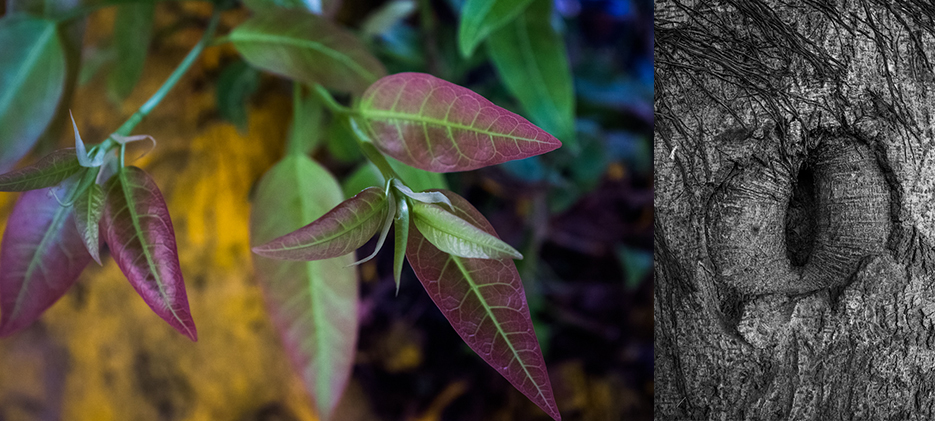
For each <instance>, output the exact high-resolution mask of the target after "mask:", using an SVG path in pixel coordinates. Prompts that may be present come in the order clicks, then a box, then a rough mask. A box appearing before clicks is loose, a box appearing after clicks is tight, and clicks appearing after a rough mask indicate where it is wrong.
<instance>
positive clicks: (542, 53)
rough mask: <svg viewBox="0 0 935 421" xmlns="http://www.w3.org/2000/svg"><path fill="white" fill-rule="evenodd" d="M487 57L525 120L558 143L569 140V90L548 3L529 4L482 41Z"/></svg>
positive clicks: (572, 106) (572, 124) (572, 120)
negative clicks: (523, 10) (532, 123)
mask: <svg viewBox="0 0 935 421" xmlns="http://www.w3.org/2000/svg"><path fill="white" fill-rule="evenodd" d="M487 45H488V47H489V48H490V58H491V60H492V62H493V64H494V67H495V68H496V69H497V73H499V74H500V79H501V80H503V83H504V84H505V85H506V87H507V89H509V90H510V92H511V93H512V94H513V95H514V96H515V97H516V99H518V100H519V102H520V104H522V105H523V108H524V109H525V110H526V112H527V113H528V115H529V117H530V120H532V121H533V122H535V123H536V124H537V125H539V126H540V127H542V128H543V129H545V130H546V131H548V132H549V133H552V134H553V135H555V136H557V137H559V138H560V139H563V140H564V141H565V143H566V144H567V143H568V142H572V141H573V139H574V138H575V91H574V87H573V85H572V79H571V67H570V66H569V64H568V56H567V54H566V53H565V40H564V39H562V35H561V34H560V33H558V31H556V30H555V28H554V27H553V26H552V0H535V1H534V2H533V3H532V4H531V5H530V6H529V7H528V8H527V9H526V11H525V12H523V13H521V14H520V15H519V16H517V17H516V19H514V20H513V22H511V23H509V24H508V25H506V26H504V27H503V28H501V29H499V30H498V31H497V32H494V33H493V35H491V36H490V38H489V39H488V40H487Z"/></svg>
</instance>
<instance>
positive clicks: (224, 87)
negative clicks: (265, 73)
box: [217, 60, 260, 132]
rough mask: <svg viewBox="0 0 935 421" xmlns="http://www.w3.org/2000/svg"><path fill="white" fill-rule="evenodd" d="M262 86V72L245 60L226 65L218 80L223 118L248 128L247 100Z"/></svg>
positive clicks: (219, 111)
mask: <svg viewBox="0 0 935 421" xmlns="http://www.w3.org/2000/svg"><path fill="white" fill-rule="evenodd" d="M259 87H260V72H258V71H257V70H256V69H254V68H253V67H251V66H250V65H248V64H247V62H245V61H243V60H236V61H234V62H232V63H230V64H228V65H227V66H225V67H224V70H222V71H221V75H220V76H218V82H217V107H218V113H219V114H220V115H221V118H223V119H225V120H227V121H229V122H231V123H234V125H235V126H237V129H238V130H240V131H241V132H245V131H246V130H247V101H248V100H249V99H250V97H251V96H253V94H254V93H255V92H256V90H257V88H259Z"/></svg>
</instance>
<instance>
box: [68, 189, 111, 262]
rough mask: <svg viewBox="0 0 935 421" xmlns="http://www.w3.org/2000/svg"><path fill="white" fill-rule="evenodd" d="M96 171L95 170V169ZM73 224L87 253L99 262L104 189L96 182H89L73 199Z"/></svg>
mask: <svg viewBox="0 0 935 421" xmlns="http://www.w3.org/2000/svg"><path fill="white" fill-rule="evenodd" d="M95 173H96V171H95ZM74 206H75V226H76V227H77V228H78V234H80V235H81V240H82V241H84V245H85V247H87V248H88V253H90V254H91V258H93V259H94V261H95V262H97V264H99V265H100V264H101V252H100V222H101V216H102V215H103V214H104V189H102V188H101V186H99V185H98V184H97V183H94V184H91V186H90V187H88V189H87V190H85V191H84V193H82V194H81V195H80V196H78V198H77V199H76V200H75V205H74Z"/></svg>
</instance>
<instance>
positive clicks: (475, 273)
mask: <svg viewBox="0 0 935 421" xmlns="http://www.w3.org/2000/svg"><path fill="white" fill-rule="evenodd" d="M442 192H443V193H444V194H445V195H446V196H448V198H449V199H450V200H451V202H452V204H453V205H454V208H455V215H456V216H457V217H459V218H461V219H463V220H466V221H469V222H470V223H471V224H472V225H474V226H475V227H477V228H479V229H480V230H483V231H484V232H486V233H488V234H490V235H493V236H496V233H495V232H494V230H493V227H492V226H491V225H490V223H489V222H487V220H486V219H484V216H483V215H481V214H480V212H478V211H477V209H474V207H473V206H471V204H470V203H468V201H467V200H464V198H462V197H460V196H458V195H457V194H455V193H453V192H450V191H442ZM406 257H407V258H408V259H409V264H410V265H412V269H413V270H414V271H415V273H416V276H417V277H418V278H419V280H420V281H421V282H422V285H423V286H424V287H425V291H426V292H428V294H429V296H430V297H432V301H434V302H435V305H437V306H438V309H439V310H441V312H442V314H444V315H445V318H447V319H448V322H449V323H451V326H452V327H453V328H454V329H455V331H456V332H458V335H460V336H461V339H463V340H464V342H465V343H467V345H468V346H469V347H471V349H473V350H474V351H475V352H477V354H478V355H479V356H480V357H481V358H483V359H484V361H486V362H487V364H489V365H490V366H491V367H493V368H494V369H495V370H497V372H499V373H500V374H501V375H503V377H504V378H506V379H507V380H508V381H509V382H510V383H511V384H512V385H513V386H514V387H516V389H517V390H519V391H520V392H522V393H523V394H524V395H526V396H527V397H528V398H529V399H530V400H532V401H533V402H534V403H535V404H536V405H538V406H539V407H540V408H542V409H543V410H544V411H545V412H546V413H547V414H549V415H550V416H551V417H552V418H554V419H556V420H559V419H561V415H559V412H558V408H557V407H556V405H555V398H554V397H553V396H552V385H551V383H550V382H549V375H548V372H547V371H546V367H545V362H544V361H543V359H542V352H541V351H540V349H539V341H538V340H537V339H536V334H535V331H534V330H533V325H532V319H531V318H530V316H529V308H528V305H527V304H526V295H525V293H524V292H523V283H522V281H521V280H520V277H519V272H517V271H516V265H514V264H513V261H511V260H509V259H503V260H492V259H468V258H464V257H457V256H452V255H449V254H447V253H445V252H443V251H441V250H439V249H438V248H436V247H435V246H433V245H432V243H430V242H429V241H428V240H426V239H425V237H423V236H422V234H421V233H420V232H419V231H418V230H411V231H410V233H409V246H408V248H407V251H406Z"/></svg>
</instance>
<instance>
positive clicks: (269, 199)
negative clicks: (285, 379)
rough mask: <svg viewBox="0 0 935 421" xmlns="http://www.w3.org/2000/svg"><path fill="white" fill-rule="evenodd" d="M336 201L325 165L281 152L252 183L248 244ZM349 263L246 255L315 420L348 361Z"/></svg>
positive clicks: (346, 374) (340, 385)
mask: <svg viewBox="0 0 935 421" xmlns="http://www.w3.org/2000/svg"><path fill="white" fill-rule="evenodd" d="M341 199H342V196H341V190H340V189H339V187H338V184H337V181H336V180H335V179H334V177H333V176H332V175H331V174H329V173H328V171H327V170H326V169H325V168H323V167H322V166H321V165H319V164H317V163H315V162H314V161H312V160H311V159H309V158H307V157H306V156H303V155H290V156H287V157H285V158H283V160H282V161H281V162H279V163H278V164H276V166H274V167H273V168H272V169H270V170H269V172H267V173H266V175H264V176H263V178H262V179H261V180H260V183H259V184H258V185H257V189H256V196H255V199H254V204H253V211H252V213H251V215H250V241H251V243H252V244H262V243H264V242H267V241H269V240H272V239H274V238H276V237H279V236H281V235H285V234H287V233H289V232H291V231H293V230H295V229H296V228H298V227H301V226H303V225H306V224H308V223H310V222H312V221H314V220H315V219H316V218H318V217H321V216H322V215H324V214H325V212H327V211H328V210H329V209H331V208H332V206H335V205H337V204H338V203H339V202H340V201H341ZM352 261H353V256H352V255H344V256H339V257H335V258H331V259H325V260H316V261H312V262H293V261H283V260H273V259H268V258H265V257H261V256H258V255H254V256H253V262H254V267H255V268H256V273H257V275H258V277H259V279H260V283H261V285H262V286H263V289H264V292H265V293H266V294H265V298H266V304H267V307H268V308H269V311H270V314H271V315H272V317H273V321H274V322H275V324H276V327H277V328H278V330H279V334H280V337H281V338H282V341H283V343H284V345H285V348H286V350H287V351H288V352H289V355H290V358H291V360H292V363H293V365H294V367H295V370H296V372H297V373H300V376H301V377H302V380H303V381H304V382H305V387H306V388H307V390H308V391H309V393H310V394H311V395H312V398H313V400H314V401H315V406H316V407H317V408H318V417H319V418H320V419H322V420H327V419H328V418H329V415H330V414H331V413H332V412H333V411H334V408H335V406H336V405H337V403H338V400H339V399H340V398H341V394H342V393H343V391H344V388H345V386H347V382H348V379H349V378H350V374H351V369H352V368H353V365H354V351H355V349H356V347H357V327H358V320H357V289H358V286H357V271H356V269H355V268H353V267H348V265H349V264H351V262H352Z"/></svg>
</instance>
